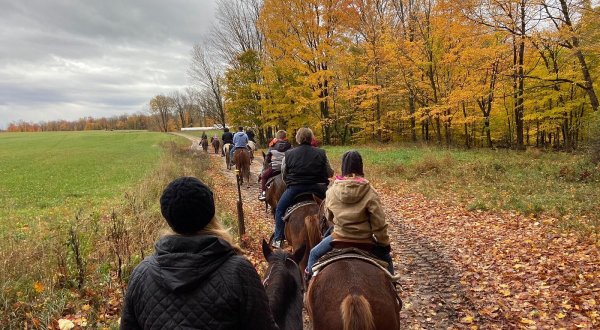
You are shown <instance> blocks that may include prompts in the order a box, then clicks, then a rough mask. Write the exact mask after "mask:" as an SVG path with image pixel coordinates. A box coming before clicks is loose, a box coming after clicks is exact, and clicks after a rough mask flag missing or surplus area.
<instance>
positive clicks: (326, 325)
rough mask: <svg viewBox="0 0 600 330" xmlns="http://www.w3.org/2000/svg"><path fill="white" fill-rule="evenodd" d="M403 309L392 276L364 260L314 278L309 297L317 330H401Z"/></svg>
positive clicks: (333, 267)
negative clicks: (401, 310)
mask: <svg viewBox="0 0 600 330" xmlns="http://www.w3.org/2000/svg"><path fill="white" fill-rule="evenodd" d="M340 283H343V285H339V284H340ZM401 308H402V303H401V301H400V299H399V298H398V296H397V295H396V291H395V289H394V285H393V284H392V282H391V281H390V279H389V278H388V275H387V274H386V273H385V272H384V271H383V270H382V269H381V268H379V267H377V266H376V265H373V264H371V263H369V262H368V261H364V260H360V259H351V258H349V259H341V260H337V261H335V262H333V263H331V264H329V265H327V266H325V267H324V268H323V269H321V270H320V272H319V273H318V274H317V275H316V276H314V277H313V278H312V280H311V282H310V284H309V286H308V291H307V294H306V309H307V312H308V315H309V317H310V319H311V322H312V326H313V329H314V330H321V329H344V330H348V329H361V330H376V329H377V330H382V329H386V330H387V329H399V328H400V316H399V312H400V309H401Z"/></svg>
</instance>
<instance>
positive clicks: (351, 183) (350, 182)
mask: <svg viewBox="0 0 600 330" xmlns="http://www.w3.org/2000/svg"><path fill="white" fill-rule="evenodd" d="M333 184H334V186H333V189H331V190H332V192H333V194H334V196H335V197H336V198H337V199H339V200H340V201H341V202H342V203H346V204H352V203H356V202H358V201H359V200H361V199H362V198H363V197H364V196H365V195H366V194H367V192H369V189H370V185H369V181H367V180H366V179H363V178H349V179H341V180H340V179H337V180H335V181H334V183H333Z"/></svg>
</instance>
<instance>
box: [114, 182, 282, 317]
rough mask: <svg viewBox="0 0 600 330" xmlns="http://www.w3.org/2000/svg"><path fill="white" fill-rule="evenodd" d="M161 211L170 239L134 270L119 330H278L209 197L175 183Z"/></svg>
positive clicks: (192, 185)
mask: <svg viewBox="0 0 600 330" xmlns="http://www.w3.org/2000/svg"><path fill="white" fill-rule="evenodd" d="M160 206H161V213H162V215H163V216H164V218H165V220H166V221H167V223H168V224H169V226H170V227H171V229H172V230H173V233H172V234H170V235H166V236H164V237H162V238H161V239H160V240H159V241H158V242H157V243H156V252H155V253H154V254H153V255H151V256H149V257H147V258H146V259H144V260H143V261H142V262H141V263H140V264H139V265H138V266H137V267H136V268H135V269H134V270H133V273H132V274H131V277H130V280H129V286H128V288H127V294H126V296H125V303H124V307H123V313H122V317H121V329H277V325H276V324H275V322H274V321H273V317H272V315H271V312H270V310H269V303H268V301H267V296H266V293H265V290H264V287H263V286H262V284H261V282H260V279H259V277H258V274H257V273H256V270H255V269H254V268H253V267H252V264H250V262H249V261H248V260H247V259H246V258H245V257H243V256H242V255H241V252H240V249H239V247H237V246H236V245H235V244H233V243H232V239H231V236H230V235H229V233H228V232H227V231H226V230H224V229H223V227H222V226H221V224H220V223H219V222H218V221H217V220H216V218H215V217H214V214H215V205H214V199H213V194H212V191H210V189H209V188H208V187H207V186H206V185H204V184H203V183H202V182H200V180H198V179H196V178H192V177H182V178H179V179H176V180H174V181H173V182H171V183H170V184H169V185H168V186H167V188H166V189H165V190H164V192H163V194H162V196H161V198H160Z"/></svg>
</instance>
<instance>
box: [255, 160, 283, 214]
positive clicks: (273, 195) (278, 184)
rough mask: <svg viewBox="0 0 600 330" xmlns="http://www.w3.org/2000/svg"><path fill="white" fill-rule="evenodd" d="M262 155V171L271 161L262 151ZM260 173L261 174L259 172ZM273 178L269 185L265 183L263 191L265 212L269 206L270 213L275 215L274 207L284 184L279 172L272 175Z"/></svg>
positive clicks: (281, 193)
mask: <svg viewBox="0 0 600 330" xmlns="http://www.w3.org/2000/svg"><path fill="white" fill-rule="evenodd" d="M262 156H263V173H264V171H265V170H266V169H267V167H268V166H270V164H271V163H268V162H267V155H265V153H264V152H263V153H262ZM261 175H262V174H261ZM273 178H274V179H273V180H272V181H271V183H270V184H269V185H267V190H266V191H265V212H266V208H267V207H268V206H270V207H271V213H272V214H273V216H275V209H276V208H277V203H278V202H279V199H280V198H281V195H283V192H284V191H285V188H286V185H285V181H283V176H282V175H281V174H277V175H275V176H273ZM259 180H260V178H259Z"/></svg>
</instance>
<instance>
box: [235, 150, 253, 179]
mask: <svg viewBox="0 0 600 330" xmlns="http://www.w3.org/2000/svg"><path fill="white" fill-rule="evenodd" d="M233 162H234V163H235V169H236V170H237V171H239V174H240V179H241V183H244V178H245V179H246V185H247V186H248V187H250V152H249V151H248V150H246V149H244V148H237V149H236V150H235V151H234V152H233Z"/></svg>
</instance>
